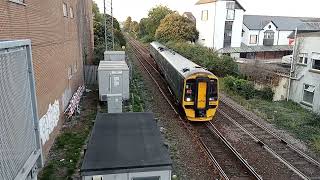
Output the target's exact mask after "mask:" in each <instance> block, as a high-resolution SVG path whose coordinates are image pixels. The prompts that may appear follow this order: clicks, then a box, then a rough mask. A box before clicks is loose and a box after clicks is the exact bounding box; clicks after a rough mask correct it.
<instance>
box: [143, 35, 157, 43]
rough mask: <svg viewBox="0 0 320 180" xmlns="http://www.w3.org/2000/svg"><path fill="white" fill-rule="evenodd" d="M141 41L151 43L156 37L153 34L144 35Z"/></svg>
mask: <svg viewBox="0 0 320 180" xmlns="http://www.w3.org/2000/svg"><path fill="white" fill-rule="evenodd" d="M141 41H142V42H143V43H150V42H152V41H154V38H153V37H152V36H151V35H145V36H144V37H142V38H141Z"/></svg>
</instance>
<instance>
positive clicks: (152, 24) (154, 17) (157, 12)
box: [146, 5, 173, 37]
mask: <svg viewBox="0 0 320 180" xmlns="http://www.w3.org/2000/svg"><path fill="white" fill-rule="evenodd" d="M171 13H173V11H172V10H171V9H169V8H168V7H166V6H162V5H160V6H157V7H154V8H152V9H151V10H150V11H149V13H148V21H147V23H146V27H147V28H146V29H147V32H148V34H149V35H150V36H152V37H154V35H155V33H156V30H157V28H158V27H159V25H160V22H161V20H162V19H164V18H165V17H166V16H167V15H168V14H171Z"/></svg>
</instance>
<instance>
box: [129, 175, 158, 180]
mask: <svg viewBox="0 0 320 180" xmlns="http://www.w3.org/2000/svg"><path fill="white" fill-rule="evenodd" d="M132 180H160V176H152V177H136V178H132Z"/></svg>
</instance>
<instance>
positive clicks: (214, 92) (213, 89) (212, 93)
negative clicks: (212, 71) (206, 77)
mask: <svg viewBox="0 0 320 180" xmlns="http://www.w3.org/2000/svg"><path fill="white" fill-rule="evenodd" d="M217 100H218V81H217V80H216V79H210V82H209V101H217Z"/></svg>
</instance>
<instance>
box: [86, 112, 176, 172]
mask: <svg viewBox="0 0 320 180" xmlns="http://www.w3.org/2000/svg"><path fill="white" fill-rule="evenodd" d="M171 165H172V161H171V159H170V156H169V151H168V149H167V147H166V146H165V145H164V143H163V142H162V138H161V134H160V130H159V127H158V126H157V122H156V121H155V120H154V116H153V114H152V113H118V114H107V113H99V114H97V117H96V121H95V125H94V127H93V130H92V134H91V137H90V140H89V143H88V146H87V151H86V153H85V156H84V160H83V164H82V167H81V174H82V175H86V174H91V175H92V172H93V171H96V172H99V173H101V172H107V173H108V174H112V173H119V172H120V171H122V172H133V171H134V172H135V171H141V170H143V169H145V170H150V169H151V170H152V169H154V168H155V169H156V168H158V167H164V166H165V167H166V168H167V169H171Z"/></svg>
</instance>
